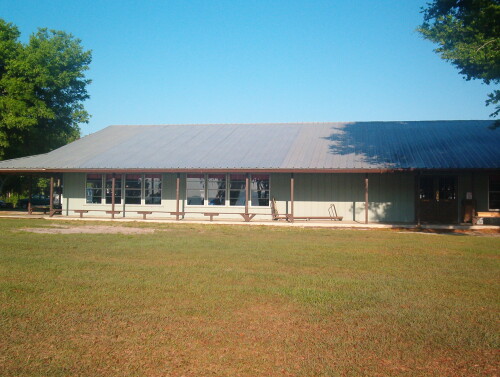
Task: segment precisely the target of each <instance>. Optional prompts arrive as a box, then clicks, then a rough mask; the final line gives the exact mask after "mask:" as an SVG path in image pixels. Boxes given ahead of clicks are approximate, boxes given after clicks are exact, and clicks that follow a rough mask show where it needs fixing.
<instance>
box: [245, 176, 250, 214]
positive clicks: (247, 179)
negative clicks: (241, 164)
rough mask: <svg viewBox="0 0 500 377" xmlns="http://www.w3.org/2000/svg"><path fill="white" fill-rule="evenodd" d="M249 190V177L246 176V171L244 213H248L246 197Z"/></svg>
mask: <svg viewBox="0 0 500 377" xmlns="http://www.w3.org/2000/svg"><path fill="white" fill-rule="evenodd" d="M249 191H250V179H249V177H248V173H247V174H246V175H245V215H248V198H249V197H250V195H249Z"/></svg>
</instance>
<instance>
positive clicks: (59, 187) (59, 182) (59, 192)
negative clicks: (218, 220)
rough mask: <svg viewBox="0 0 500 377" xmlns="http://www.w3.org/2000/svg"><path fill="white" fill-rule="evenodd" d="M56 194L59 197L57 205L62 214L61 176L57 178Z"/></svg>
mask: <svg viewBox="0 0 500 377" xmlns="http://www.w3.org/2000/svg"><path fill="white" fill-rule="evenodd" d="M57 194H58V197H59V205H60V206H61V214H62V181H61V178H58V179H57Z"/></svg>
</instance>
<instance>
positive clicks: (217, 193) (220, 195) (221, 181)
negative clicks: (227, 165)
mask: <svg viewBox="0 0 500 377" xmlns="http://www.w3.org/2000/svg"><path fill="white" fill-rule="evenodd" d="M207 194H208V195H207V196H208V205H212V206H223V205H225V204H226V175H225V174H209V175H208V182H207Z"/></svg>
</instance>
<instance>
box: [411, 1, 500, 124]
mask: <svg viewBox="0 0 500 377" xmlns="http://www.w3.org/2000/svg"><path fill="white" fill-rule="evenodd" d="M422 13H423V14H424V22H423V23H422V25H421V26H420V27H419V28H418V29H417V30H418V31H419V32H420V33H421V34H422V35H423V36H424V38H425V39H428V40H430V41H432V42H434V43H436V44H438V48H436V49H435V52H436V53H438V54H439V55H441V58H442V59H444V60H447V61H449V62H451V63H452V64H453V65H454V66H455V67H456V68H458V69H459V71H460V74H462V75H464V78H465V79H466V80H472V79H476V80H482V81H483V83H485V84H487V85H490V84H495V85H498V84H499V83H500V0H433V2H432V3H428V4H427V8H425V9H423V11H422ZM486 105H496V107H495V111H494V112H493V113H492V114H491V116H492V117H497V116H498V115H499V114H500V90H497V89H495V90H493V92H492V93H490V94H489V95H488V99H487V100H486ZM498 123H499V120H497V121H496V124H497V125H498Z"/></svg>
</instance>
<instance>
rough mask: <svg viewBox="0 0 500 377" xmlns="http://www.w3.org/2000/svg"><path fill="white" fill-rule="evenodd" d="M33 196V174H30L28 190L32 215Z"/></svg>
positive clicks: (29, 211) (29, 207)
mask: <svg viewBox="0 0 500 377" xmlns="http://www.w3.org/2000/svg"><path fill="white" fill-rule="evenodd" d="M32 198H33V174H30V179H29V190H28V213H29V214H30V215H31V200H32Z"/></svg>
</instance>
